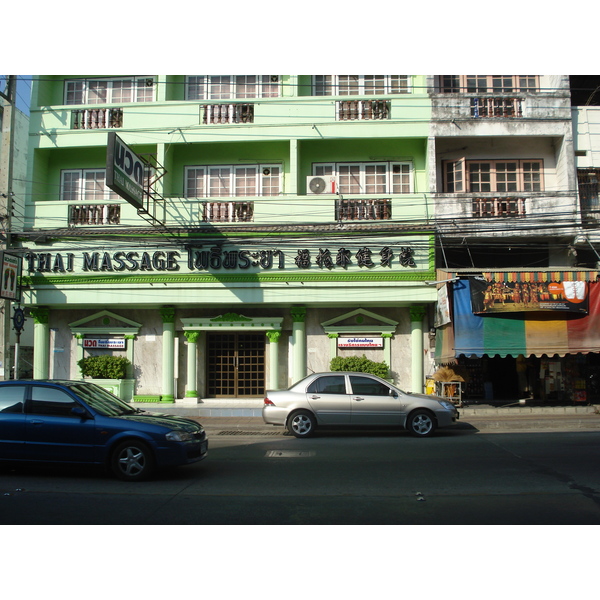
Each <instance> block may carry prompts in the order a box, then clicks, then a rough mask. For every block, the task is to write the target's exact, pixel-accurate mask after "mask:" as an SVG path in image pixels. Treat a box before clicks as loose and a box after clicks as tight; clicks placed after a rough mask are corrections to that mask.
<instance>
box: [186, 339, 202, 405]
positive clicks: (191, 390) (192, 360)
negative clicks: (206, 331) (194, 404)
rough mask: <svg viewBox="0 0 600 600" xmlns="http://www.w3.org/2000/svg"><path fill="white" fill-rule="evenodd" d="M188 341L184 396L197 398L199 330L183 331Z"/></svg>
mask: <svg viewBox="0 0 600 600" xmlns="http://www.w3.org/2000/svg"><path fill="white" fill-rule="evenodd" d="M183 334H184V335H185V337H186V339H187V343H188V347H187V383H186V391H185V397H186V398H198V390H197V389H196V388H197V381H198V338H199V337H200V332H199V331H184V332H183Z"/></svg>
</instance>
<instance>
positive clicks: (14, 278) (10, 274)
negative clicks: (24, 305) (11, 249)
mask: <svg viewBox="0 0 600 600" xmlns="http://www.w3.org/2000/svg"><path fill="white" fill-rule="evenodd" d="M20 275H21V258H20V257H19V256H15V255H13V254H9V253H8V252H0V298H5V299H6V300H14V301H16V302H18V301H19V300H20V297H21V287H20V285H19V277H20Z"/></svg>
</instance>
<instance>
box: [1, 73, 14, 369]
mask: <svg viewBox="0 0 600 600" xmlns="http://www.w3.org/2000/svg"><path fill="white" fill-rule="evenodd" d="M6 77H7V81H6V88H5V90H0V100H1V102H2V105H1V107H0V108H1V114H0V118H1V120H2V138H1V140H0V250H7V249H8V248H10V244H11V240H10V223H11V214H12V201H13V157H14V140H15V138H14V135H15V116H16V108H15V101H16V96H17V94H16V91H17V89H16V88H17V76H16V75H7V76H6ZM10 304H11V301H10V300H6V299H0V380H2V379H10V360H9V357H10V325H11V315H10Z"/></svg>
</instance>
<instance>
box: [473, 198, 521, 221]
mask: <svg viewBox="0 0 600 600" xmlns="http://www.w3.org/2000/svg"><path fill="white" fill-rule="evenodd" d="M524 216H525V198H512V197H511V198H473V217H524Z"/></svg>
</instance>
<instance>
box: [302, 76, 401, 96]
mask: <svg viewBox="0 0 600 600" xmlns="http://www.w3.org/2000/svg"><path fill="white" fill-rule="evenodd" d="M374 78H377V80H378V81H380V82H381V88H382V91H371V90H370V89H369V88H370V87H371V85H372V81H374ZM312 81H313V90H312V93H313V96H387V95H390V94H392V95H395V94H410V93H411V92H412V86H411V83H412V76H411V75H313V77H312Z"/></svg>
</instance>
